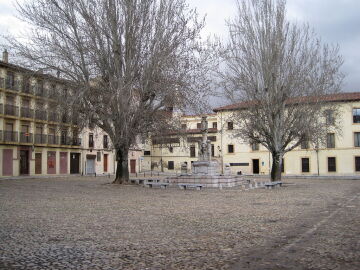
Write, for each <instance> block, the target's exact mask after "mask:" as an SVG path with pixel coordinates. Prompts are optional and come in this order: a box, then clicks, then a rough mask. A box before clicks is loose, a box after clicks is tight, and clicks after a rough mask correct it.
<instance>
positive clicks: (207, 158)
mask: <svg viewBox="0 0 360 270" xmlns="http://www.w3.org/2000/svg"><path fill="white" fill-rule="evenodd" d="M200 130H201V134H202V138H201V141H200V142H199V144H198V149H199V153H198V156H199V157H198V161H194V162H193V174H204V175H216V174H217V173H218V172H217V170H218V167H219V166H218V163H217V162H216V161H211V142H210V140H208V137H207V133H208V121H207V120H206V116H203V117H202V119H201V129H200Z"/></svg>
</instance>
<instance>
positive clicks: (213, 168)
mask: <svg viewBox="0 0 360 270" xmlns="http://www.w3.org/2000/svg"><path fill="white" fill-rule="evenodd" d="M192 166H193V174H200V175H217V174H218V168H219V166H218V163H217V162H216V161H194V162H193V164H192Z"/></svg>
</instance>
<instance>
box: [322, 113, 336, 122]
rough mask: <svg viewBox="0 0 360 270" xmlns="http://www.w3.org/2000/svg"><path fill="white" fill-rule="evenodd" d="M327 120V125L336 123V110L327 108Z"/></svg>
mask: <svg viewBox="0 0 360 270" xmlns="http://www.w3.org/2000/svg"><path fill="white" fill-rule="evenodd" d="M324 114H325V120H326V124H327V125H333V124H334V123H335V117H334V111H333V110H325V111H324Z"/></svg>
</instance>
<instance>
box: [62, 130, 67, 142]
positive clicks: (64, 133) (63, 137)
mask: <svg viewBox="0 0 360 270" xmlns="http://www.w3.org/2000/svg"><path fill="white" fill-rule="evenodd" d="M66 133H67V132H66V130H62V131H61V144H63V145H66V135H67V134H66Z"/></svg>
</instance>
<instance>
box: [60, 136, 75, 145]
mask: <svg viewBox="0 0 360 270" xmlns="http://www.w3.org/2000/svg"><path fill="white" fill-rule="evenodd" d="M60 144H61V145H72V140H71V138H70V137H64V136H61V137H60Z"/></svg>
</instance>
